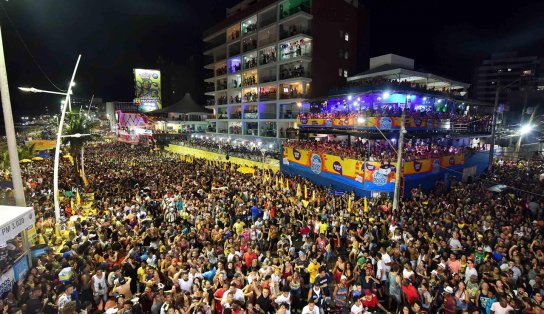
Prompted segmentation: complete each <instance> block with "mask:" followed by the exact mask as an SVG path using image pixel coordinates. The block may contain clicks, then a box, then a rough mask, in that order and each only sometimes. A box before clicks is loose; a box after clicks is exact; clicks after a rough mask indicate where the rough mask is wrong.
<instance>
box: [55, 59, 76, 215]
mask: <svg viewBox="0 0 544 314" xmlns="http://www.w3.org/2000/svg"><path fill="white" fill-rule="evenodd" d="M79 60H81V55H79V56H78V57H77V62H76V66H75V68H74V72H73V73H72V79H71V80H70V83H69V84H68V91H67V93H66V98H65V100H64V103H63V104H62V110H61V112H60V121H59V130H58V132H57V142H56V146H55V165H54V168H53V200H54V203H55V222H56V223H57V224H59V223H60V204H59V157H60V144H61V141H62V127H63V126H64V116H65V114H66V108H67V107H68V103H69V102H70V93H71V91H72V87H73V82H74V78H75V76H76V72H77V67H78V66H79Z"/></svg>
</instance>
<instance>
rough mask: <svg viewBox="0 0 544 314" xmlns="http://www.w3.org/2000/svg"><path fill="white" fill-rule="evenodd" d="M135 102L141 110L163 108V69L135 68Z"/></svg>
mask: <svg viewBox="0 0 544 314" xmlns="http://www.w3.org/2000/svg"><path fill="white" fill-rule="evenodd" d="M134 89H135V94H134V95H135V98H134V103H135V104H136V105H138V110H139V111H140V112H149V111H153V110H157V109H162V100H161V71H159V70H146V69H134Z"/></svg>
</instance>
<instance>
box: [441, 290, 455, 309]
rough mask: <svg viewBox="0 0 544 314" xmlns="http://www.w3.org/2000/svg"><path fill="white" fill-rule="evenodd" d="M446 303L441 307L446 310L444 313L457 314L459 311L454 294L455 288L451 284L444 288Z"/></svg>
mask: <svg viewBox="0 0 544 314" xmlns="http://www.w3.org/2000/svg"><path fill="white" fill-rule="evenodd" d="M443 295H444V303H443V304H442V306H441V307H440V309H441V310H442V311H443V312H444V314H456V313H457V304H456V300H455V297H454V296H453V288H452V287H450V286H447V287H446V288H444V293H443Z"/></svg>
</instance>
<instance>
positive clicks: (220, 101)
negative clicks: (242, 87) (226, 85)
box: [217, 96, 227, 106]
mask: <svg viewBox="0 0 544 314" xmlns="http://www.w3.org/2000/svg"><path fill="white" fill-rule="evenodd" d="M217 104H218V105H219V106H221V105H226V104H227V97H226V96H221V97H219V98H217Z"/></svg>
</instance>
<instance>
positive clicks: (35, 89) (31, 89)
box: [18, 86, 73, 96]
mask: <svg viewBox="0 0 544 314" xmlns="http://www.w3.org/2000/svg"><path fill="white" fill-rule="evenodd" d="M18 88H19V90H21V91H23V92H27V93H35V94H36V93H44V94H55V95H62V96H66V94H67V93H62V92H54V91H49V90H43V89H38V88H34V87H21V86H19V87H18ZM72 93H73V92H72V90H71V89H70V95H72Z"/></svg>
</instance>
